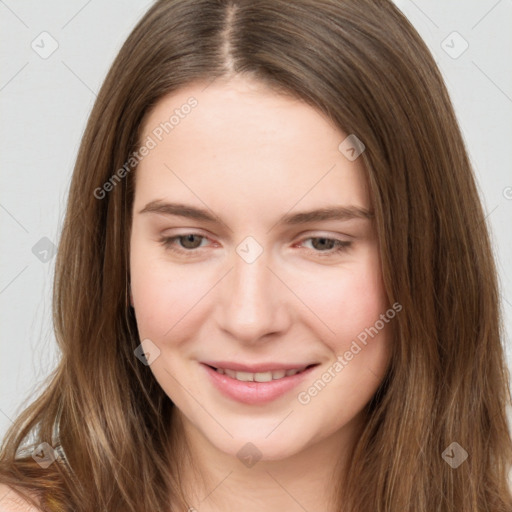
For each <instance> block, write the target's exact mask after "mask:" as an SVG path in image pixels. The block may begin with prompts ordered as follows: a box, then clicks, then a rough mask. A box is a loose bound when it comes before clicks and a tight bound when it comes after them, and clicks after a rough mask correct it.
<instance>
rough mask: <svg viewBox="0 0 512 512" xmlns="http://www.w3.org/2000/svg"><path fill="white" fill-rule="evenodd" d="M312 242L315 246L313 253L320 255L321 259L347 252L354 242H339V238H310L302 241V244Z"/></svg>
mask: <svg viewBox="0 0 512 512" xmlns="http://www.w3.org/2000/svg"><path fill="white" fill-rule="evenodd" d="M309 240H312V242H311V245H312V246H313V249H312V250H313V252H315V253H317V254H319V255H320V256H321V257H324V256H332V255H334V254H339V253H340V252H345V251H347V250H348V249H349V248H350V246H351V245H352V242H348V241H346V240H339V239H338V238H326V237H320V236H317V237H310V238H305V239H304V240H302V243H304V242H307V241H309Z"/></svg>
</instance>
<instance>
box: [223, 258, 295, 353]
mask: <svg viewBox="0 0 512 512" xmlns="http://www.w3.org/2000/svg"><path fill="white" fill-rule="evenodd" d="M270 267H272V264H271V262H270V261H269V258H267V256H266V253H265V251H264V252H263V254H261V256H260V257H259V258H258V259H256V261H253V262H251V263H248V262H247V261H245V260H244V259H243V258H242V257H240V256H239V255H238V254H237V253H235V254H234V255H233V259H232V270H231V272H229V274H228V275H227V276H226V277H225V278H224V279H223V280H222V283H221V290H220V291H221V293H220V296H219V299H220V300H219V303H218V304H217V310H216V311H217V318H218V321H217V322H218V325H219V327H220V328H221V329H222V330H224V331H225V332H227V333H228V334H229V335H230V336H232V337H233V338H235V339H237V340H239V341H241V342H244V343H258V342H260V343H261V341H263V340H270V339H275V337H276V336H278V335H282V334H283V333H284V332H286V330H287V329H289V327H290V325H291V311H292V309H291V308H292V305H291V303H290V301H291V296H292V295H293V294H292V293H291V292H290V290H288V289H287V288H286V286H285V285H284V284H283V282H282V281H281V280H280V279H279V278H278V277H276V274H277V272H276V271H275V270H274V269H272V270H271V268H270ZM272 335H273V336H272Z"/></svg>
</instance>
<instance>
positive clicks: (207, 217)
mask: <svg viewBox="0 0 512 512" xmlns="http://www.w3.org/2000/svg"><path fill="white" fill-rule="evenodd" d="M139 213H160V214H163V215H174V216H177V217H185V218H187V219H194V220H200V221H205V222H212V223H218V222H219V219H218V218H217V217H216V216H215V215H213V214H212V213H210V212H209V211H208V210H206V209H202V208H196V207H195V206H191V205H186V204H182V203H167V202H164V201H160V200H156V201H151V202H149V203H148V204H147V205H146V206H145V207H144V208H143V209H142V210H140V211H139ZM373 216H374V214H373V212H371V211H370V210H367V209H366V208H361V207H359V206H354V205H350V206H327V207H323V208H318V209H315V210H308V211H303V212H298V213H287V214H285V215H283V216H282V217H281V219H280V220H279V221H278V223H280V224H283V225H286V226H294V225H299V224H308V223H310V222H319V221H325V220H338V221H346V220H351V219H372V218H373Z"/></svg>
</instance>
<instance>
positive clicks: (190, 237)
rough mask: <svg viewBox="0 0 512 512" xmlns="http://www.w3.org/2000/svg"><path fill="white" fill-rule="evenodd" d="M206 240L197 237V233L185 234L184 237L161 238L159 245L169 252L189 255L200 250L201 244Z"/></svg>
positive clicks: (200, 236) (199, 236) (202, 237)
mask: <svg viewBox="0 0 512 512" xmlns="http://www.w3.org/2000/svg"><path fill="white" fill-rule="evenodd" d="M206 239H207V238H206V237H204V236H202V235H198V234H197V233H186V234H185V235H178V236H171V237H162V238H161V239H160V243H161V244H162V245H163V246H164V247H165V248H166V249H168V250H170V251H174V252H178V253H186V252H188V253H191V252H194V251H195V250H196V249H198V248H200V247H201V242H202V241H203V240H206ZM175 242H179V244H178V245H177V244H176V243H175ZM198 242H199V243H198Z"/></svg>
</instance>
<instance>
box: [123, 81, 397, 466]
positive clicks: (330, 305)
mask: <svg viewBox="0 0 512 512" xmlns="http://www.w3.org/2000/svg"><path fill="white" fill-rule="evenodd" d="M190 98H193V99H190ZM186 105H189V107H186ZM173 115H174V118H171V116H173ZM170 119H171V120H170ZM169 120H170V121H169ZM165 123H167V124H165ZM166 132H168V133H166ZM346 137H347V134H345V133H342V132H341V131H340V130H339V129H337V128H336V127H335V126H333V125H332V124H331V123H330V122H329V121H328V120H327V119H326V118H325V117H323V116H322V115H321V114H320V113H319V112H318V111H316V110H315V109H313V108H312V107H310V106H308V105H306V104H305V103H303V102H301V101H299V100H296V99H292V98H291V97H286V96H283V95H277V94H276V93H275V92H273V91H271V90H270V89H268V88H266V87H265V86H264V85H262V84H260V83H258V82H253V81H249V80H248V79H242V78H236V79H231V80H230V81H220V80H217V81H215V82H213V83H212V84H211V85H209V86H208V87H206V88H205V84H199V85H190V86H188V87H186V88H183V89H182V90H180V91H178V92H176V93H173V94H172V95H169V96H167V97H165V98H164V99H162V100H161V101H160V102H159V103H158V104H157V105H156V106H155V108H154V109H153V111H152V112H151V114H150V115H149V117H148V118H147V120H146V122H145V125H144V132H143V136H142V144H145V145H146V147H147V148H149V149H148V151H145V152H144V153H146V155H145V156H144V157H143V158H142V160H141V161H140V164H139V166H138V168H137V170H136V191H135V199H134V206H133V224H132V231H131V249H130V279H131V293H132V302H133V306H134V309H135V314H136V319H137V325H138V329H139V335H140V339H141V340H144V341H143V344H142V345H143V347H144V350H145V351H146V353H147V357H148V361H149V362H150V366H149V368H150V370H151V371H152V372H153V374H154V376H155V378H156V379H157V381H158V382H159V384H160V385H161V387H162V388H163V390H164V391H165V393H166V394H167V395H168V396H169V398H170V399H171V400H172V401H173V402H174V403H175V405H176V406H177V411H178V414H180V417H181V418H182V420H183V422H184V425H185V426H186V428H188V429H190V430H194V431H195V432H197V433H199V435H201V437H202V438H203V439H204V440H206V441H207V442H208V443H209V444H210V445H211V446H213V447H215V448H217V449H218V450H220V451H222V452H223V453H224V454H228V455H233V456H236V454H237V452H238V451H239V450H240V448H241V447H243V446H244V445H246V443H248V442H251V443H252V444H254V445H255V446H256V447H257V448H258V450H259V451H260V453H261V456H262V458H263V459H268V460H273V459H280V458H285V457H287V456H291V455H294V454H298V453H299V452H301V451H303V450H306V449H307V448H310V447H311V446H313V445H315V443H318V442H320V441H325V440H326V439H329V438H331V437H333V436H336V435H337V434H339V433H340V432H343V431H344V429H345V430H346V429H348V428H349V427H350V425H353V424H354V422H355V421H356V420H357V418H360V417H361V415H362V410H363V408H364V406H365V405H366V404H367V403H368V401H369V400H370V399H371V397H372V395H373V394H374V393H375V391H376V389H377V387H378V386H379V384H380V382H381V381H382V378H383V376H384V374H385V372H386V369H387V366H388V363H389V355H390V340H391V329H392V322H391V318H392V316H394V314H395V310H394V309H393V308H391V309H390V306H389V304H388V303H387V300H386V295H385V293H384V289H383V283H382V278H381V270H380V260H379V252H378V243H377V237H376V233H375V229H374V226H373V223H372V219H371V214H370V217H368V216H367V214H366V213H367V212H371V204H370V197H369V192H368V188H367V184H366V179H365V173H364V166H363V163H362V159H361V158H356V159H355V160H354V159H353V158H352V159H349V158H347V156H346V155H347V153H344V152H342V151H341V150H340V149H339V148H338V146H339V145H340V143H341V142H342V141H344V139H346ZM343 147H344V146H343ZM141 154H142V153H141ZM348 154H350V152H349V153H348ZM317 210H320V211H321V212H320V213H318V212H317V213H316V214H313V213H309V212H312V211H317ZM327 211H329V212H330V214H329V215H323V214H322V212H323V213H324V214H325V213H326V212H327ZM213 368H217V369H218V370H215V369H213ZM297 370H298V372H297ZM294 371H295V372H297V373H295V375H293V373H294ZM290 411H293V414H291V413H290ZM276 426H277V427H276Z"/></svg>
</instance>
